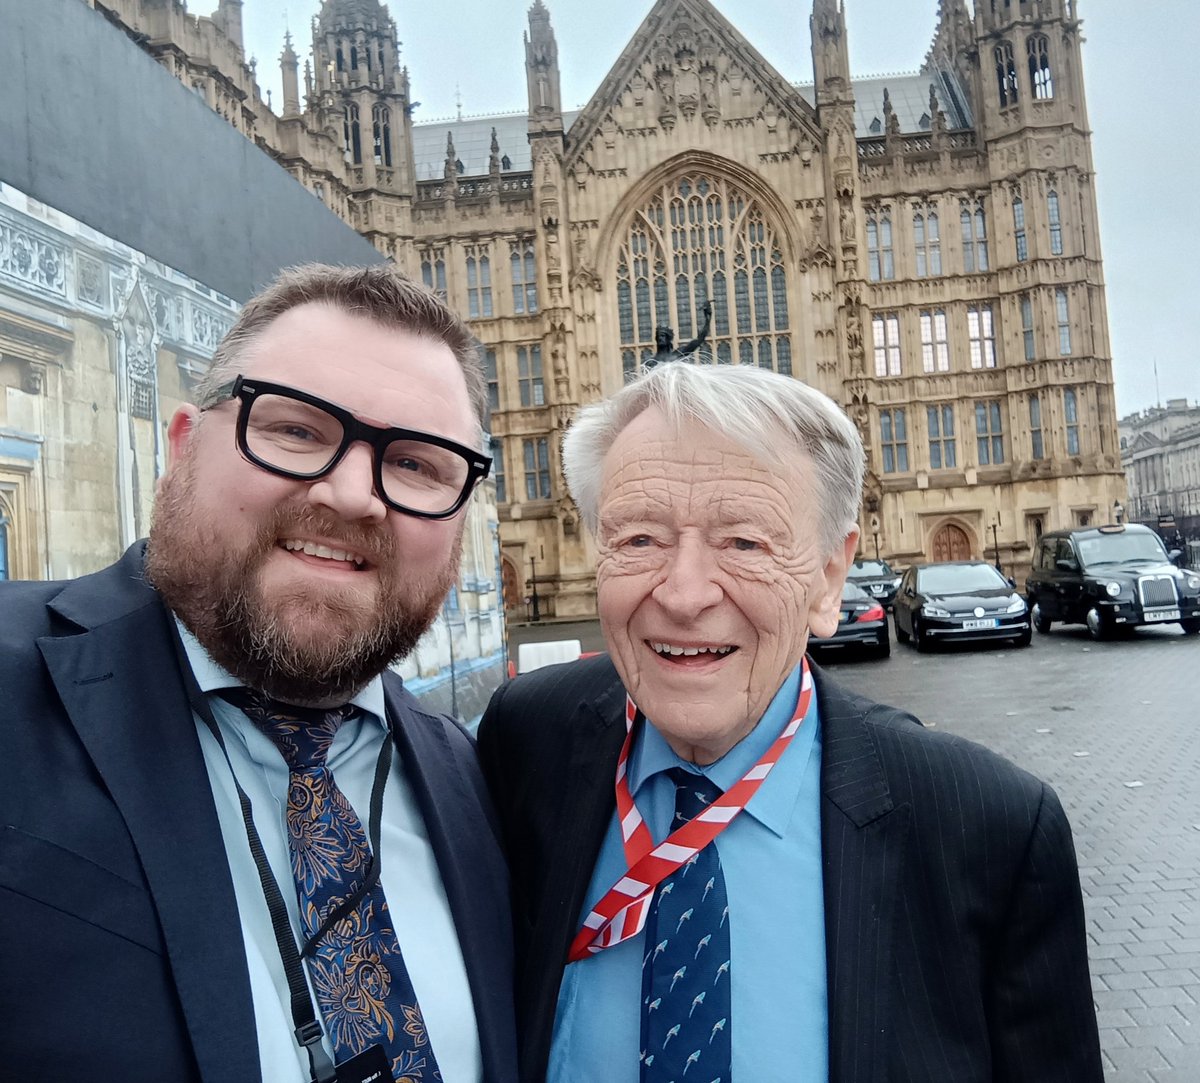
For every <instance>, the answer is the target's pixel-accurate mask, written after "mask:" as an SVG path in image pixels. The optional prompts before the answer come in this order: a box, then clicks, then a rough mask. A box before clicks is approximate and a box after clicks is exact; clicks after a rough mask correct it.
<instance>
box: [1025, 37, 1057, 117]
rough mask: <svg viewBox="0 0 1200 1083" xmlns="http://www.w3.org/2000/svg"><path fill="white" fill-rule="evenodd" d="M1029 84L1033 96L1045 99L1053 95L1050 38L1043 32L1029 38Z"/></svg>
mask: <svg viewBox="0 0 1200 1083" xmlns="http://www.w3.org/2000/svg"><path fill="white" fill-rule="evenodd" d="M1028 50H1029V84H1030V86H1031V87H1032V88H1033V96H1034V98H1037V99H1039V100H1042V101H1045V100H1046V99H1048V98H1053V97H1054V75H1053V73H1052V72H1051V71H1050V40H1049V38H1047V37H1046V35H1045V34H1034V35H1033V36H1032V37H1031V38H1030V39H1029V44H1028Z"/></svg>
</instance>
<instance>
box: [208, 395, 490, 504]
mask: <svg viewBox="0 0 1200 1083" xmlns="http://www.w3.org/2000/svg"><path fill="white" fill-rule="evenodd" d="M214 394H215V395H216V396H217V398H216V401H214V402H211V403H209V404H208V405H207V406H204V407H202V408H201V409H202V410H211V409H213V408H214V407H216V406H220V405H221V404H222V403H224V402H228V401H230V400H231V399H238V400H239V402H240V405H239V406H238V421H237V446H238V451H239V452H241V455H242V457H243V458H244V459H246V461H247V462H249V463H252V464H253V465H254V466H257V467H258V468H259V469H260V470H265V471H266V472H267V473H268V474H275V475H277V476H278V477H282V478H291V479H293V480H295V481H316V480H318V479H319V478H323V477H325V476H326V475H327V474H330V473H332V472H333V470H334V469H335V468H336V467H337V465H338V463H340V462H341V461H342V459H344V458H345V456H346V452H347V451H349V450H350V445H351V444H355V443H358V442H359V441H361V442H362V443H364V444H367V445H369V446H370V448H371V450H372V452H373V455H372V470H373V475H374V481H375V492H376V495H378V497H379V499H380V500H382V501H383V502H384V504H386V505H387V506H388V507H389V508H391V509H392V510H393V511H398V512H402V513H403V514H405V515H413V516H416V517H417V518H418V519H450V518H452V517H453V516H455V515H457V514H458V512H459V510H460V509H461V508H462V506H463V505H464V504H465V503H466V502H467V500H469V499H470V496H471V493H472V492H474V490H475V486H476V485H478V484H479V483H480V482H481V481H482V480H483V479H484V478H486V477H487V476H488V472H489V471H490V470H491V468H492V460H491V457H490V456H487V455H482V454H480V453H479V452H477V451H475V450H473V449H472V448H469V447H467V446H466V445H464V444H459V443H456V442H455V441H454V440H448V439H446V437H444V436H437V435H435V434H434V433H429V432H421V431H420V430H418V429H402V428H398V427H396V426H391V425H372V424H370V423H369V422H366V421H361V420H359V419H358V418H357V417H355V416H354V414H352V413H351V412H350V411H349V410H347V409H346V408H345V407H344V406H339V405H338V404H337V403H335V402H329V401H328V400H327V399H322V398H320V397H319V396H317V395H311V394H309V393H308V392H307V391H301V390H300V389H299V388H295V387H288V386H287V385H286V384H276V383H270V382H268V381H266V380H255V379H253V378H252V377H247V376H244V375H240V374H239V375H238V376H237V377H235V378H234V379H233V380H230V381H229V383H227V384H222V385H221V386H220V387H218V388H217V389H216V391H215V392H214ZM259 395H280V396H282V397H283V398H288V399H294V400H295V401H296V402H302V403H304V404H305V405H307V406H314V407H316V408H317V409H318V410H324V411H325V412H326V413H327V414H329V416H330V417H332V418H334V420H336V421H337V422H338V423H339V424H340V425H341V426H342V444H341V447H339V448H338V450H337V451H336V453H335V454H334V456H333V458H332V459H331V460H330V461H329V463H328V465H327V466H325V467H324V468H323V469H321V470H317V471H314V472H313V473H311V474H302V473H299V472H297V471H295V470H286V469H284V468H283V467H281V466H275V465H273V464H271V463H269V462H265V461H264V460H263V459H260V458H259V457H258V456H257V455H255V454H254V452H253V451H251V450H250V444H249V441H248V440H247V439H246V429H247V426H248V425H249V422H250V409H251V407H252V406H253V404H254V400H255V399H256V398H257V397H258V396H259ZM393 440H418V441H421V442H423V443H426V444H433V445H434V446H435V447H440V448H443V449H444V450H446V451H452V452H454V453H455V454H456V455H459V456H461V457H462V458H463V459H465V460H466V463H467V480H466V482H465V483H464V485H463V489H462V492H461V493H459V496H458V499H457V500H456V501H455V502H454V504H453V506H452V507H450V508H449V510H447V511H440V512H431V511H418V510H417V509H415V508H409V507H405V506H404V505H403V504H398V503H397V502H396V501H394V500H392V499H391V498H390V497H389V496H388V495H387V494H386V492H385V491H384V487H383V450H384V448H385V447H386V446H387V445H388V444H390V443H391V442H392V441H393Z"/></svg>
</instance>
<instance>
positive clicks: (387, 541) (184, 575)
mask: <svg viewBox="0 0 1200 1083" xmlns="http://www.w3.org/2000/svg"><path fill="white" fill-rule="evenodd" d="M190 466H191V464H190V462H187V461H184V462H182V463H180V464H179V466H178V467H177V468H176V470H174V471H172V472H171V473H170V474H168V475H166V476H165V477H164V478H163V479H162V480H161V482H160V487H159V491H158V496H157V499H156V501H155V508H154V518H153V522H152V525H151V528H150V540H149V544H148V546H147V550H146V577H147V579H148V580H149V581H150V583H151V584H152V585H153V586H154V587H155V588H156V589H157V590H158V592H159V593H160V594H161V595H162V597H163V600H164V601H165V602H166V604H167V606H168V607H169V608H170V609H171V610H172V612H174V613H175V615H176V616H178V618H179V619H180V620H181V621H182V622H183V623H184V625H185V626H186V627H187V629H188V631H190V632H191V633H192V635H194V636H195V637H196V639H198V640H199V641H200V643H201V644H202V645H203V646H204V648H205V650H207V651H208V653H209V655H211V656H212V658H213V660H214V661H215V662H217V663H218V664H219V665H220V666H222V667H223V668H224V669H225V670H226V671H227V672H229V673H230V674H232V675H233V676H234V677H236V678H237V679H238V680H240V681H242V682H243V683H244V684H246V685H247V686H248V687H250V688H257V689H260V690H261V691H263V692H265V693H266V694H267V695H269V696H272V697H274V698H276V699H281V700H284V701H285V702H288V703H294V704H302V705H309V706H331V705H336V704H341V703H345V702H346V701H347V700H349V699H350V698H351V697H352V696H354V695H355V693H357V692H358V691H359V690H360V689H362V688H363V687H364V686H366V685H367V684H368V683H369V682H370V681H371V680H373V679H374V678H375V677H376V676H378V675H379V674H380V673H382V672H383V670H385V669H386V668H387V667H388V666H389V665H391V664H392V663H393V662H396V661H398V660H400V659H401V658H404V657H406V656H407V655H408V654H410V653H411V652H412V650H413V648H414V647H415V646H416V645H417V642H418V640H419V639H420V638H421V636H422V635H424V634H425V632H426V631H427V630H428V629H429V627H430V625H431V624H432V623H433V620H434V618H435V617H436V616H437V614H438V611H439V609H440V608H441V605H442V601H443V600H444V599H445V597H446V594H447V593H448V592H449V590H450V587H451V586H452V585H453V583H454V582H455V581H456V580H457V578H458V565H459V559H460V556H461V540H462V531H463V524H462V523H460V525H459V529H458V533H457V534H456V536H455V538H454V540H453V542H452V544H451V546H450V551H449V552H448V553H447V556H446V562H445V564H444V565H443V566H442V567H441V568H440V569H439V570H438V572H437V573H436V575H435V576H434V577H432V578H430V579H426V580H415V581H414V580H411V579H409V578H407V577H406V576H405V574H404V566H403V556H402V555H401V554H400V553H399V552H398V547H397V545H396V540H395V538H394V537H393V536H392V535H391V534H390V533H389V532H385V531H383V530H379V529H375V528H371V527H367V526H362V525H359V524H355V523H347V522H345V521H343V520H341V519H339V518H338V517H337V516H334V515H332V514H330V513H328V512H322V511H321V510H319V509H315V508H313V507H311V506H309V505H307V504H295V505H281V506H280V507H278V508H276V510H275V513H274V515H273V517H272V518H271V519H270V521H268V522H264V523H263V525H262V526H261V528H260V529H259V531H258V532H257V534H256V535H255V536H254V537H253V538H252V539H251V540H250V541H249V542H248V543H247V544H245V545H244V546H243V547H241V549H240V550H233V549H231V548H230V546H229V542H228V540H227V539H226V538H225V537H223V535H222V531H221V529H220V527H219V525H216V524H214V523H213V522H212V521H211V520H210V519H209V518H208V517H207V516H206V515H205V514H204V513H203V512H201V511H200V510H199V509H198V508H197V507H196V503H195V500H194V498H193V475H192V471H191V469H190ZM306 534H308V535H313V536H317V537H321V538H325V539H327V540H328V542H330V543H333V544H335V545H336V544H338V543H341V544H342V545H343V546H344V547H345V548H347V549H350V550H352V551H354V552H355V553H357V554H359V555H361V556H362V557H364V558H366V560H367V561H368V564H369V565H370V566H371V567H373V569H374V572H375V575H374V576H369V575H368V573H367V572H361V573H356V574H361V575H363V576H364V583H365V584H369V583H372V582H377V583H378V584H379V589H378V591H377V592H372V591H370V590H367V589H364V588H361V587H357V586H355V585H354V583H353V581H352V580H351V581H350V582H348V583H347V584H345V585H342V586H330V585H321V586H320V587H319V588H317V587H314V588H313V589H310V590H305V589H302V588H299V587H294V588H291V589H282V588H277V589H275V590H274V591H273V592H272V596H271V597H268V596H267V594H266V592H265V590H264V587H263V569H264V566H265V564H266V561H267V559H268V558H269V557H270V555H271V553H272V552H273V550H275V548H276V547H277V544H278V541H279V539H280V538H286V537H303V536H304V535H306Z"/></svg>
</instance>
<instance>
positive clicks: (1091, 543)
mask: <svg viewBox="0 0 1200 1083" xmlns="http://www.w3.org/2000/svg"><path fill="white" fill-rule="evenodd" d="M1025 595H1026V597H1027V598H1028V600H1029V608H1030V611H1031V612H1032V614H1033V626H1034V627H1035V628H1036V629H1037V630H1038V631H1039V632H1048V631H1050V626H1051V624H1053V623H1054V622H1055V621H1062V622H1063V623H1064V624H1084V625H1086V626H1087V630H1088V632H1090V633H1091V635H1092V638H1093V639H1104V638H1106V637H1108V636H1110V635H1112V634H1113V633H1114V632H1116V631H1118V630H1119V629H1122V628H1135V627H1137V626H1138V625H1143V624H1165V623H1175V622H1178V623H1179V624H1180V625H1181V626H1182V627H1183V630H1184V632H1186V633H1187V634H1188V635H1195V634H1196V633H1197V632H1200V574H1197V573H1196V572H1193V571H1186V570H1183V569H1180V568H1177V567H1175V565H1174V564H1173V563H1172V562H1171V558H1170V557H1169V556H1168V555H1167V551H1166V549H1165V548H1164V547H1163V543H1162V541H1161V540H1159V537H1158V535H1157V534H1155V533H1154V531H1153V530H1151V529H1150V528H1149V527H1144V526H1138V525H1137V524H1136V523H1130V524H1127V525H1124V526H1098V527H1087V528H1081V529H1079V530H1056V531H1052V532H1050V533H1048V534H1043V535H1042V536H1041V537H1040V538H1039V539H1038V544H1037V548H1036V549H1035V550H1034V554H1033V568H1032V569H1031V570H1030V572H1029V577H1028V578H1027V579H1026V580H1025Z"/></svg>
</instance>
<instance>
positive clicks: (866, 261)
mask: <svg viewBox="0 0 1200 1083" xmlns="http://www.w3.org/2000/svg"><path fill="white" fill-rule="evenodd" d="M88 2H89V3H91V4H92V6H94V7H95V8H96V10H97V11H98V12H102V13H103V14H104V15H105V16H107V17H108V18H110V19H112V20H113V21H114V22H116V23H117V24H118V25H119V26H121V27H122V28H123V29H125V31H126V32H127V33H128V34H129V35H130V36H131V37H132V38H133V40H135V41H137V42H138V44H139V45H140V46H141V47H142V48H143V49H145V50H147V51H148V52H149V53H151V54H152V55H153V56H155V57H156V58H157V59H158V60H159V61H160V63H162V64H163V65H164V66H165V67H166V68H167V69H168V70H169V71H171V72H172V73H173V74H174V75H176V76H177V77H178V78H179V79H180V80H181V81H182V82H183V83H185V85H187V86H189V87H190V88H192V89H193V91H194V92H195V93H196V94H198V95H199V96H200V97H202V98H203V99H204V101H205V102H207V103H208V105H209V106H210V107H211V108H212V109H214V110H216V111H217V112H218V113H220V114H221V115H222V116H223V117H225V118H226V119H227V120H228V122H229V123H230V124H231V125H233V127H235V128H236V129H237V130H238V131H240V132H242V133H244V134H245V135H246V136H247V138H249V139H252V140H254V141H255V142H256V143H257V144H258V145H259V146H261V147H262V148H263V150H264V151H266V153H268V154H270V155H271V156H272V157H273V158H274V159H275V160H276V161H277V162H279V164H280V165H281V166H283V167H284V168H285V169H287V170H288V171H289V172H290V173H291V174H292V175H293V176H294V177H295V178H296V179H297V180H298V181H300V183H301V184H303V185H304V186H305V187H307V188H308V189H309V190H310V191H311V192H312V193H313V194H315V195H316V196H317V197H318V198H320V199H321V200H323V201H324V202H325V204H326V205H327V206H328V207H330V208H331V209H332V210H334V211H335V212H336V213H337V214H339V215H341V216H342V217H343V218H344V219H345V220H346V221H347V222H348V223H350V224H351V225H352V226H353V227H354V228H355V229H356V230H358V231H359V232H360V233H361V234H362V235H363V236H365V237H368V238H369V239H370V240H371V241H372V243H373V244H374V245H375V246H376V247H377V248H378V250H379V251H380V252H382V253H384V254H386V255H387V256H389V257H391V258H392V259H394V260H395V261H396V262H397V263H398V264H399V265H400V266H401V267H403V268H405V269H407V270H408V271H409V272H410V273H412V274H414V275H419V276H421V277H423V278H424V280H425V281H426V282H427V283H428V284H430V285H431V286H432V287H433V288H435V289H438V290H442V291H444V292H445V293H446V295H447V297H448V298H449V300H450V302H451V303H452V304H453V305H454V306H455V307H457V308H458V309H459V310H461V311H462V312H464V313H466V314H467V316H468V317H469V318H470V319H471V321H472V323H473V326H474V328H475V331H476V333H477V335H478V336H479V338H480V340H481V341H482V343H483V344H484V347H485V351H486V360H487V365H488V370H489V375H490V381H491V399H492V409H493V414H492V417H493V435H494V438H495V445H494V446H495V457H496V484H497V501H498V504H499V515H500V532H501V541H502V550H503V557H504V561H503V569H504V581H505V600H506V603H507V604H508V606H509V608H510V613H513V614H517V615H524V614H525V613H526V612H527V608H526V607H527V599H529V598H530V597H531V595H533V594H534V593H536V594H537V595H538V598H539V603H540V612H541V614H542V615H549V616H554V617H562V618H565V617H586V616H589V615H591V614H592V613H594V609H595V592H594V585H593V570H594V549H593V547H592V543H591V540H590V539H589V538H587V537H586V536H585V534H584V532H583V530H582V529H581V527H580V524H579V516H578V513H577V510H576V509H575V508H574V507H573V505H572V503H571V500H570V498H569V496H568V494H567V492H566V490H565V487H564V484H563V479H562V473H561V467H560V463H559V440H560V437H561V435H562V432H563V430H564V429H565V428H566V426H567V425H568V424H569V422H570V419H571V417H572V416H573V415H574V413H575V410H576V409H577V408H578V406H579V405H580V404H583V403H586V402H589V401H593V400H595V399H596V398H598V397H600V396H602V395H605V394H608V393H610V392H611V391H613V390H615V389H616V388H617V387H619V386H620V384H621V382H622V381H623V380H624V379H625V378H626V377H627V376H628V375H630V374H631V373H634V372H637V371H639V369H640V367H641V366H642V364H643V363H644V361H645V360H646V358H647V357H648V356H650V355H652V354H653V353H654V351H655V330H656V328H670V329H671V330H672V331H673V332H674V333H675V335H676V337H677V341H682V340H684V339H688V338H690V337H692V336H693V335H694V334H695V333H696V331H697V329H698V326H699V322H700V316H699V313H700V310H701V308H702V306H703V304H704V302H705V300H708V299H711V300H712V301H713V304H714V309H715V311H714V318H713V325H712V329H711V334H710V335H709V339H708V343H707V345H706V349H705V350H702V351H701V354H700V355H698V356H703V355H704V354H705V353H707V354H708V355H709V356H711V357H713V358H714V359H715V360H717V361H718V362H722V363H737V364H755V365H761V366H764V367H768V368H773V369H775V370H777V371H779V372H783V373H787V374H791V375H794V376H796V377H798V378H801V379H804V380H806V381H808V382H809V383H811V384H813V385H814V386H816V387H819V388H821V389H822V390H824V391H826V392H828V393H829V394H830V395H832V396H833V397H834V398H835V399H837V400H838V401H839V402H841V403H842V404H844V406H845V407H846V409H847V410H848V411H849V412H850V414H851V416H852V417H853V418H854V420H855V422H856V424H857V425H858V426H859V429H860V431H861V433H862V435H863V437H864V440H865V442H866V444H867V447H868V449H869V471H868V475H867V479H866V492H865V496H864V502H863V507H862V509H861V523H862V528H863V542H862V548H863V551H864V552H866V553H869V554H871V555H874V552H875V550H876V549H878V551H879V552H880V554H881V555H883V556H886V557H887V558H889V559H890V560H892V561H894V562H897V563H900V564H905V563H909V562H913V561H919V560H933V559H946V558H956V557H966V556H983V555H986V556H988V557H989V558H991V557H992V556H993V555H995V556H997V557H998V559H999V560H1000V561H1001V563H1002V564H1003V566H1004V567H1005V568H1006V569H1007V570H1010V571H1011V572H1013V573H1014V574H1017V575H1019V574H1021V571H1022V570H1023V569H1024V568H1025V567H1026V566H1027V565H1028V561H1029V554H1030V551H1031V544H1032V543H1033V542H1034V540H1035V539H1036V537H1037V535H1038V533H1039V532H1040V531H1042V530H1045V529H1050V528H1052V527H1063V526H1072V525H1078V524H1084V523H1090V522H1093V521H1103V520H1106V519H1107V518H1108V516H1109V509H1110V508H1111V506H1112V505H1113V503H1114V501H1117V500H1119V499H1123V498H1124V496H1125V483H1124V478H1123V476H1122V471H1121V462H1120V451H1119V448H1118V445H1117V429H1116V416H1115V407H1114V395H1113V387H1112V367H1111V358H1110V347H1109V339H1108V326H1107V315H1106V304H1105V293H1104V284H1103V282H1104V278H1103V268H1102V262H1101V256H1100V249H1099V226H1098V221H1097V212H1096V199H1095V186H1094V171H1093V165H1092V155H1091V134H1090V124H1089V121H1088V116H1087V108H1086V102H1085V94H1084V87H1083V81H1082V62H1081V55H1080V41H1081V23H1080V20H1079V18H1078V11H1077V7H1078V5H1077V3H1075V2H1074V0H1012V2H1011V3H1010V2H1009V0H1003V2H1001V0H976V3H975V5H974V8H975V13H974V15H972V14H970V13H969V12H968V9H967V6H966V4H965V2H964V0H939V2H938V4H937V5H936V23H937V25H936V29H935V32H934V34H933V38H932V42H931V45H930V48H929V51H928V53H927V55H926V57H925V59H924V62H923V64H922V66H921V70H920V72H919V73H910V74H903V75H889V76H885V77H884V76H880V77H873V78H869V79H852V78H851V76H850V71H849V60H848V51H847V40H846V23H845V18H844V15H843V5H842V3H841V2H839V0H814V2H813V4H812V13H811V19H810V27H811V34H812V51H813V61H814V72H815V84H814V85H812V86H794V85H792V84H790V83H788V82H787V81H786V80H784V79H783V78H782V77H781V76H780V75H779V74H778V73H777V72H776V71H774V69H773V68H772V67H771V66H770V65H769V64H768V63H767V62H766V61H765V60H764V59H763V57H762V56H761V54H759V53H758V52H757V51H756V50H755V48H754V47H753V45H752V44H751V43H750V42H748V41H747V40H746V39H745V38H744V37H743V36H742V35H741V34H739V32H738V31H737V29H736V28H735V27H734V26H732V25H731V24H730V23H729V22H728V21H727V20H726V19H725V18H724V17H723V16H722V15H721V14H720V12H719V11H718V10H717V7H716V6H714V4H712V3H710V2H708V0H657V2H656V3H654V4H653V5H652V6H651V7H650V11H649V13H648V14H647V16H646V18H645V19H644V21H643V23H642V25H641V27H640V28H639V29H638V31H637V32H636V33H635V35H634V36H633V38H632V39H631V41H630V42H629V44H628V45H627V47H626V49H625V50H624V52H623V53H622V55H621V56H620V57H619V58H618V59H617V61H616V63H615V64H614V65H613V67H612V69H611V70H610V72H609V74H608V75H607V76H606V77H605V79H604V80H603V81H602V82H601V84H600V86H599V87H598V88H597V90H596V92H595V94H594V95H593V97H592V99H591V100H590V101H589V102H588V103H587V105H586V106H585V107H584V108H583V109H582V110H581V111H578V112H571V111H564V109H563V105H562V100H561V92H560V78H559V71H560V66H559V55H558V47H557V43H556V39H555V36H554V32H553V29H552V27H551V16H550V10H549V7H548V5H547V4H546V3H543V0H534V2H533V4H532V6H531V7H530V8H529V13H528V30H527V32H526V33H525V39H524V45H523V49H522V46H521V44H520V43H517V42H513V43H511V52H512V62H513V63H514V64H519V63H522V62H523V63H524V65H525V72H526V78H527V85H528V108H527V110H526V111H525V112H523V113H520V114H507V115H497V116H474V117H467V118H462V119H457V120H447V121H441V122H435V121H430V122H428V123H420V124H418V123H415V122H414V110H416V107H417V103H416V102H414V100H413V98H414V95H415V96H419V93H418V92H416V91H414V90H413V89H412V88H410V86H409V80H408V75H407V73H406V69H405V68H404V67H403V66H402V63H401V60H400V54H399V42H398V37H397V31H396V26H395V23H394V22H393V20H392V19H391V17H390V16H389V14H388V11H387V8H386V7H385V6H384V5H383V4H381V3H379V2H378V0H325V2H324V3H323V4H322V6H321V9H320V12H319V14H318V15H317V17H316V18H315V20H314V23H313V33H312V43H311V57H310V58H308V59H305V60H304V62H303V75H301V61H300V57H299V56H298V55H297V53H296V51H295V49H294V47H293V43H292V40H291V38H290V36H289V37H288V39H287V40H286V41H285V43H284V48H283V52H282V55H281V58H280V63H281V68H282V76H283V101H282V103H278V108H279V110H280V111H279V112H278V113H276V112H275V111H274V110H273V109H271V108H269V107H268V105H267V103H266V102H264V101H263V98H262V95H261V94H260V91H259V87H258V84H257V82H256V77H255V71H254V69H253V68H252V67H251V66H249V65H248V64H247V63H246V59H245V54H244V51H243V48H242V42H241V7H242V4H241V3H240V2H239V0H220V3H219V6H218V9H217V12H216V14H214V15H213V16H212V17H211V18H196V17H194V16H191V15H189V14H187V12H186V9H185V8H184V5H183V4H182V3H181V2H180V0H173V2H171V3H165V2H163V0H88ZM848 2H850V3H853V0H848ZM551 6H552V5H551ZM929 7H930V9H931V10H930V16H931V19H932V18H933V17H934V15H935V11H934V8H935V5H934V3H933V0H929ZM881 32H882V31H881ZM502 47H503V46H502V44H501V45H500V46H498V48H502ZM460 62H469V58H460ZM535 575H536V582H532V581H531V580H532V578H533V576H535ZM535 588H536V589H535Z"/></svg>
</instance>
